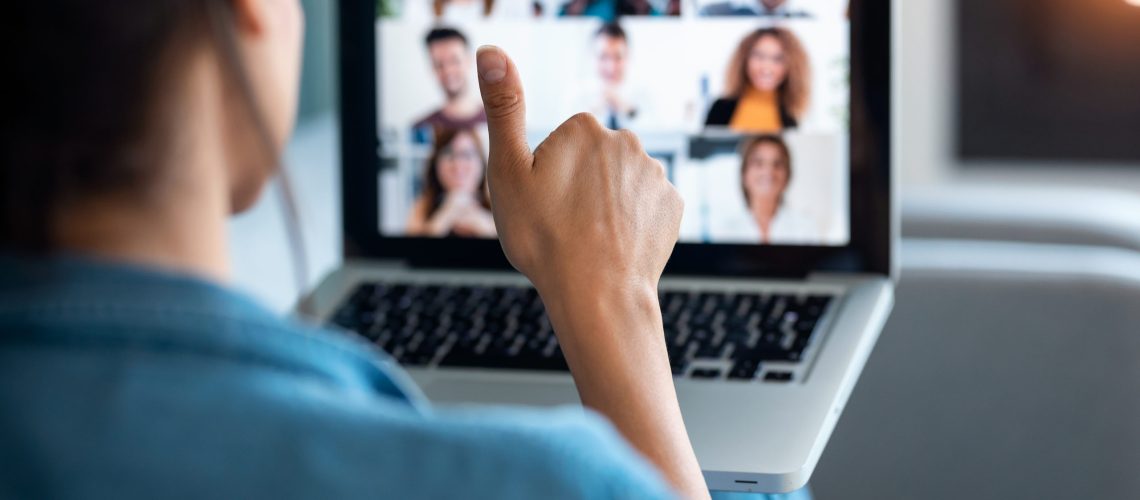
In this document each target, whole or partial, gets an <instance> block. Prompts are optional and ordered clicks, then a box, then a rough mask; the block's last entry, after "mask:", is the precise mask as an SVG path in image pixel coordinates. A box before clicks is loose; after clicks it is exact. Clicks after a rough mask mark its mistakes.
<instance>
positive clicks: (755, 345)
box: [331, 283, 832, 382]
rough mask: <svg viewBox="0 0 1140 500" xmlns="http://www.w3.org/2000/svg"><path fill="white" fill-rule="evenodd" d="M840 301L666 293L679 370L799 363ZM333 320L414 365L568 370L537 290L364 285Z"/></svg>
mask: <svg viewBox="0 0 1140 500" xmlns="http://www.w3.org/2000/svg"><path fill="white" fill-rule="evenodd" d="M831 301H832V298H831V297H830V296H827V295H807V296H799V295H787V294H759V293H722V292H710V291H703V292H692V291H682V290H673V291H663V292H662V293H661V311H662V315H663V319H664V324H665V340H666V345H667V348H668V353H669V364H670V366H671V367H672V370H673V374H674V376H678V377H684V376H687V377H689V378H693V379H725V378H727V379H729V380H740V381H747V380H753V379H756V378H758V377H759V376H760V374H761V373H762V371H761V367H762V366H764V365H766V364H768V363H777V364H779V365H780V366H794V364H795V363H799V362H800V361H802V360H803V358H804V352H805V350H806V349H807V348H808V346H810V345H811V340H812V335H813V333H814V332H815V330H816V326H817V325H818V323H819V320H820V318H821V317H822V316H823V314H824V312H826V310H827V307H828V305H829V304H830V303H831ZM331 322H332V323H334V324H336V325H338V326H340V327H343V328H346V329H349V330H352V331H355V332H358V333H359V334H361V335H363V336H364V337H366V338H367V339H368V340H370V341H372V342H374V343H375V344H376V345H378V346H379V347H380V348H382V349H384V350H385V351H386V352H388V353H389V354H391V355H392V357H393V358H395V359H396V360H397V361H399V362H400V364H402V365H405V366H411V367H429V366H439V367H445V368H446V367H456V368H494V369H516V370H535V371H554V372H558V371H568V370H569V368H568V367H567V365H566V360H565V359H564V358H563V357H562V350H561V349H560V348H559V346H558V340H557V339H556V338H555V336H554V331H553V329H552V328H551V326H550V320H549V319H548V318H547V317H546V313H545V311H544V309H543V306H542V301H541V300H540V299H539V297H538V293H537V292H536V291H535V290H534V289H533V288H529V287H518V286H438V285H424V284H409V283H403V284H400V283H370V284H364V285H361V286H359V287H358V288H357V289H356V290H355V291H354V292H353V293H352V295H351V296H350V298H349V299H348V301H347V302H346V303H345V304H344V305H343V306H342V307H341V308H340V309H339V310H338V311H337V312H336V313H335V314H334V315H333V317H332V319H331ZM790 364H791V365H790ZM791 379H792V372H791V371H771V370H768V371H765V372H764V380H766V381H771V382H789V381H791Z"/></svg>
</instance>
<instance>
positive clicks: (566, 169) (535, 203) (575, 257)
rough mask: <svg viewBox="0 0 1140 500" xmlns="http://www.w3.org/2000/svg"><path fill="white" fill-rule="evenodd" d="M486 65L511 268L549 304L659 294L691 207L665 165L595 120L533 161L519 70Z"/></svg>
mask: <svg viewBox="0 0 1140 500" xmlns="http://www.w3.org/2000/svg"><path fill="white" fill-rule="evenodd" d="M476 61H477V65H478V71H479V87H480V90H481V92H482V95H483V105H484V107H485V108H486V113H487V125H488V129H489V135H490V162H489V165H488V185H489V187H490V192H491V205H492V212H493V214H494V218H495V225H496V227H498V228H499V235H500V239H501V241H502V245H503V250H504V251H505V253H506V255H507V258H508V259H509V260H510V261H511V264H512V265H514V266H515V268H517V269H518V270H519V271H521V272H522V273H523V274H525V275H526V276H527V277H528V278H530V280H531V282H533V283H534V284H535V286H536V287H537V288H538V290H539V292H540V293H542V294H543V297H544V298H548V297H550V296H552V295H557V294H563V293H581V292H587V293H592V292H593V291H597V290H599V288H600V287H607V286H615V285H616V286H623V287H625V286H631V285H632V286H638V287H641V286H646V287H651V288H652V289H654V290H655V289H656V287H657V282H658V280H659V279H660V276H661V272H662V271H663V270H664V267H665V263H666V262H667V261H668V259H669V255H670V254H671V253H672V250H673V247H674V245H675V244H676V242H677V235H678V231H679V228H680V221H681V211H682V206H683V203H682V201H681V197H680V195H678V194H677V191H676V190H675V189H674V188H673V186H672V184H670V183H669V181H668V179H667V178H666V176H665V171H664V169H663V168H662V166H661V164H660V163H659V162H657V161H656V160H654V159H652V158H650V157H649V156H648V155H647V154H646V153H645V151H644V150H643V149H642V147H641V144H640V142H639V141H638V139H637V136H636V135H634V134H633V133H632V132H629V131H628V130H622V131H617V132H613V131H609V130H606V129H604V128H603V127H602V126H601V125H600V124H599V123H598V122H597V120H595V119H594V118H593V116H591V115H589V114H586V113H582V114H578V115H575V116H573V117H571V118H570V119H569V120H567V121H566V122H565V123H563V124H562V125H561V126H559V127H558V128H557V129H556V130H555V131H554V132H553V133H551V134H550V136H549V137H547V138H546V140H544V141H543V142H542V143H541V144H540V145H539V146H538V147H537V148H535V150H534V151H533V152H532V151H531V150H530V148H529V147H528V145H527V141H526V102H525V99H524V97H523V87H522V83H521V81H520V78H519V74H518V71H517V69H516V68H515V65H514V63H512V62H511V60H510V58H508V57H507V55H506V54H505V53H504V52H503V51H502V50H500V49H498V48H495V47H481V48H480V49H479V51H478V53H477V55H476ZM550 305H551V304H548V306H550Z"/></svg>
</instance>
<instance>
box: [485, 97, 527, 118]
mask: <svg viewBox="0 0 1140 500" xmlns="http://www.w3.org/2000/svg"><path fill="white" fill-rule="evenodd" d="M522 106H523V101H522V99H521V98H520V96H519V94H518V93H517V92H493V93H490V94H488V95H485V96H483V107H484V112H485V113H487V116H488V118H492V119H495V118H503V117H506V116H513V115H515V114H517V113H519V112H520V111H521V110H522Z"/></svg>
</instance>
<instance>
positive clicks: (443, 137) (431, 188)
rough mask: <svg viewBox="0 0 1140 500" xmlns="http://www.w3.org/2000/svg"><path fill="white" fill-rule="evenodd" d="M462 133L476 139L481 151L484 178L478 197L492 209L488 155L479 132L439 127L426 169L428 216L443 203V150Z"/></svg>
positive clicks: (480, 157)
mask: <svg viewBox="0 0 1140 500" xmlns="http://www.w3.org/2000/svg"><path fill="white" fill-rule="evenodd" d="M460 134H468V135H470V136H471V138H472V139H474V140H475V149H476V151H478V152H479V161H481V162H483V180H482V182H480V183H479V185H480V186H482V188H481V189H479V194H478V196H477V198H476V199H478V200H479V204H480V205H483V208H486V209H488V210H490V209H491V200H490V198H489V197H488V196H487V156H486V155H484V154H483V143H482V142H481V141H479V134H478V133H477V132H475V129H473V128H458V129H457V128H439V129H436V131H435V145H433V146H432V150H431V156H430V157H428V161H427V166H426V168H425V169H424V192H423V197H424V199H425V200H427V209H428V211H427V216H429V217H430V216H432V215H433V214H435V211H436V210H439V207H440V206H442V205H443V194H444V193H443V183H442V182H440V181H439V160H440V157H441V156H443V150H444V149H446V148H447V147H448V146H450V145H451V143H452V142H455V139H457V138H459V135H460Z"/></svg>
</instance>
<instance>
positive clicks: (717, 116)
mask: <svg viewBox="0 0 1140 500" xmlns="http://www.w3.org/2000/svg"><path fill="white" fill-rule="evenodd" d="M738 102H740V99H737V98H735V97H721V98H719V99H717V100H715V101H713V103H712V105H711V106H709V113H708V117H707V118H706V119H705V125H728V123H729V122H731V121H732V114H733V113H735V112H736V104H737V103H738Z"/></svg>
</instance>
